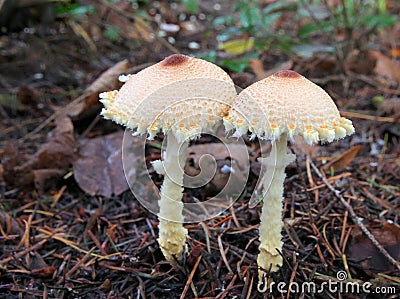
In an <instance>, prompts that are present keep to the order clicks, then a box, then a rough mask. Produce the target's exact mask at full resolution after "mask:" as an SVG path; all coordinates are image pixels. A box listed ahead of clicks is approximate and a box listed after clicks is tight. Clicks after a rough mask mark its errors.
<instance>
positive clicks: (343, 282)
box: [257, 270, 396, 294]
mask: <svg viewBox="0 0 400 299" xmlns="http://www.w3.org/2000/svg"><path fill="white" fill-rule="evenodd" d="M347 277H348V276H347V272H346V271H343V270H340V271H338V272H337V273H336V279H328V280H324V281H322V282H321V283H319V284H317V283H315V282H313V281H306V282H301V283H298V282H295V281H293V282H290V283H288V284H287V283H285V282H283V281H281V282H274V281H272V282H270V283H269V282H268V280H267V279H268V278H265V281H264V282H261V283H259V284H258V285H257V290H258V291H259V292H260V293H265V292H271V293H272V292H274V291H277V292H279V293H281V294H286V293H293V294H300V293H309V294H310V293H311V294H316V293H324V292H329V293H332V294H335V293H352V294H360V293H365V294H369V293H375V294H395V293H396V288H395V287H390V286H387V287H375V288H373V287H372V284H371V283H370V282H360V281H353V280H347Z"/></svg>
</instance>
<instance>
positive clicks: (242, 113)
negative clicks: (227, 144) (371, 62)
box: [224, 70, 354, 282]
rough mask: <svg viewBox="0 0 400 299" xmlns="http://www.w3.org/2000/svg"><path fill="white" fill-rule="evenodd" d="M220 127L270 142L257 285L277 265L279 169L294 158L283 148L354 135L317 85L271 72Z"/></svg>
mask: <svg viewBox="0 0 400 299" xmlns="http://www.w3.org/2000/svg"><path fill="white" fill-rule="evenodd" d="M224 124H225V127H226V129H228V130H229V129H235V130H236V132H235V135H236V136H240V135H243V134H246V133H247V132H248V131H250V133H251V139H253V138H255V137H258V138H259V139H260V140H271V142H272V143H273V146H272V150H271V153H270V155H269V156H268V157H267V158H261V159H260V162H261V163H262V165H263V168H264V169H265V168H267V173H266V175H265V177H264V178H262V180H263V189H264V196H263V197H262V198H261V199H263V208H262V214H261V223H260V227H259V238H260V246H259V251H260V252H259V255H258V258H257V263H258V266H259V269H260V270H259V281H260V282H262V279H263V277H264V274H265V272H264V271H265V270H269V269H270V270H271V271H276V270H277V269H278V266H281V265H282V256H281V254H280V251H281V250H282V240H281V227H282V225H281V218H282V200H283V183H284V180H285V176H286V175H285V168H286V166H287V165H288V164H290V163H292V162H293V161H294V160H295V155H293V154H288V153H287V150H286V145H287V139H288V138H289V139H290V140H291V141H293V137H294V136H296V135H300V136H302V137H303V139H304V141H305V142H306V143H307V144H309V145H312V144H314V143H316V142H318V141H321V142H323V143H324V142H332V141H334V140H335V139H339V138H343V137H345V136H347V135H351V134H353V133H354V127H353V125H352V123H351V121H350V120H348V119H346V118H343V117H340V114H339V111H338V109H337V107H336V105H335V103H334V102H333V100H332V99H331V97H330V96H329V95H328V94H327V93H326V92H325V91H324V90H323V89H322V88H321V87H319V86H318V85H316V84H314V83H313V82H311V81H310V80H308V79H306V78H305V77H303V76H301V75H300V74H298V73H296V72H294V71H290V70H286V71H280V72H277V73H275V74H273V75H271V76H269V77H267V78H265V79H263V80H261V81H258V82H256V83H254V84H252V85H250V86H249V87H247V88H246V89H244V90H243V91H242V92H241V93H240V94H239V96H238V97H237V99H236V100H235V102H234V104H233V106H232V108H231V110H230V111H229V114H228V116H227V117H225V118H224Z"/></svg>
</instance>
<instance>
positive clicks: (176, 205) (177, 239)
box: [153, 132, 188, 263]
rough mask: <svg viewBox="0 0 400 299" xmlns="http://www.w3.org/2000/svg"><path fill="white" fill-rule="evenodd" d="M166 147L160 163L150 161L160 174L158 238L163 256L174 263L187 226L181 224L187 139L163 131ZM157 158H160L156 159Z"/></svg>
mask: <svg viewBox="0 0 400 299" xmlns="http://www.w3.org/2000/svg"><path fill="white" fill-rule="evenodd" d="M166 138H167V147H166V150H165V152H164V153H163V163H162V165H160V164H161V163H153V166H154V168H155V170H156V171H157V172H158V173H160V174H163V175H164V182H163V184H162V186H161V199H160V201H159V207H160V212H159V213H158V218H159V221H160V223H159V225H158V229H159V238H158V243H159V244H160V247H161V251H162V253H163V254H164V256H165V258H166V259H167V260H168V261H170V262H172V263H175V262H176V261H180V260H181V258H182V252H183V249H184V247H185V242H186V236H187V229H185V228H184V227H183V216H182V212H183V203H182V192H183V175H184V171H183V168H184V162H185V153H186V149H187V147H188V141H183V142H178V140H177V139H176V137H175V135H174V134H173V133H172V132H170V134H167V136H166ZM157 162H161V161H157Z"/></svg>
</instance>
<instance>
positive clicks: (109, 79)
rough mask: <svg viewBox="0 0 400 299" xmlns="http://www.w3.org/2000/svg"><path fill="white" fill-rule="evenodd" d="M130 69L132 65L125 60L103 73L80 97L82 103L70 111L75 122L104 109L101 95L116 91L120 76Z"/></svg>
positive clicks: (78, 103) (69, 113)
mask: <svg viewBox="0 0 400 299" xmlns="http://www.w3.org/2000/svg"><path fill="white" fill-rule="evenodd" d="M129 67H130V63H129V61H128V60H127V59H125V60H123V61H120V62H118V63H117V64H115V65H114V66H112V67H111V68H109V69H108V70H106V71H105V72H104V73H102V74H101V75H100V77H99V78H97V79H96V80H95V81H94V82H93V83H92V84H90V85H89V86H88V87H87V88H86V89H85V91H84V93H83V95H82V96H80V101H78V102H77V103H76V104H75V105H74V106H72V107H71V108H70V109H69V110H68V115H69V116H70V117H72V118H73V119H74V120H75V119H81V118H85V117H86V116H88V115H92V114H95V113H97V112H98V111H99V110H100V109H101V107H102V105H101V103H100V102H99V93H101V92H103V91H109V90H113V89H116V88H117V87H118V85H119V83H118V77H119V75H121V74H124V73H126V72H127V71H128V69H129Z"/></svg>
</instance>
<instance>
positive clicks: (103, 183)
mask: <svg viewBox="0 0 400 299" xmlns="http://www.w3.org/2000/svg"><path fill="white" fill-rule="evenodd" d="M123 136H124V132H123V131H118V132H116V133H113V134H109V135H106V136H101V137H97V138H93V139H82V140H79V141H78V158H77V159H76V160H75V161H74V162H73V167H74V177H75V180H76V181H77V183H78V184H79V186H80V187H81V188H82V190H84V191H85V192H86V193H88V194H90V195H92V196H94V195H101V196H105V197H111V196H112V195H119V194H121V193H122V192H124V191H126V190H128V188H129V186H128V183H127V181H126V178H125V175H124V169H123V164H122V140H123ZM128 160H129V161H132V163H134V162H135V161H136V160H137V158H135V157H130V158H129V159H128ZM129 169H131V170H134V169H135V167H133V166H132V167H130V168H129ZM130 175H131V177H130V178H129V179H130V180H132V179H134V176H135V175H136V173H133V172H132V171H130Z"/></svg>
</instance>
